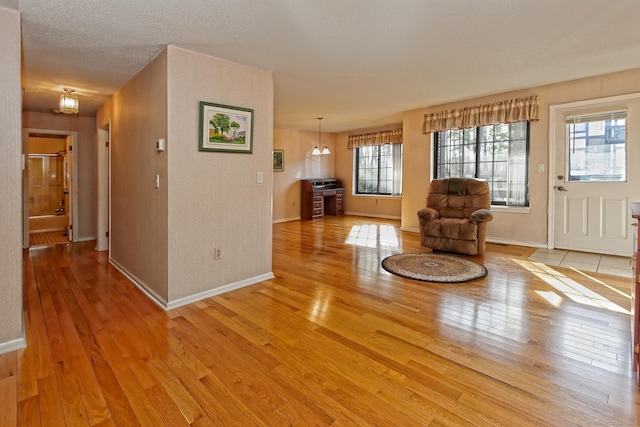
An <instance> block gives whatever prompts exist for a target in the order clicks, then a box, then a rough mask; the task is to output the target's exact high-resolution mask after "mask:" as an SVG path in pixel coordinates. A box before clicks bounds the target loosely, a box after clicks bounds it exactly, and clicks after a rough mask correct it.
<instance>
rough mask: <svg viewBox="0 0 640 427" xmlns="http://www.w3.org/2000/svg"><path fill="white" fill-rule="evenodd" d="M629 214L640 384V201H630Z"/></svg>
mask: <svg viewBox="0 0 640 427" xmlns="http://www.w3.org/2000/svg"><path fill="white" fill-rule="evenodd" d="M631 216H632V217H633V218H635V219H636V223H635V224H633V225H635V226H636V233H635V235H634V239H633V240H634V245H633V262H632V264H631V266H632V268H633V285H632V286H631V322H632V323H631V334H632V337H633V370H634V371H635V373H636V379H637V380H638V381H639V382H638V385H640V369H638V363H639V355H640V234H639V233H640V230H639V229H640V227H639V226H638V222H637V221H638V220H639V219H640V203H631Z"/></svg>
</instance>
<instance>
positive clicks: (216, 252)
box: [213, 248, 222, 259]
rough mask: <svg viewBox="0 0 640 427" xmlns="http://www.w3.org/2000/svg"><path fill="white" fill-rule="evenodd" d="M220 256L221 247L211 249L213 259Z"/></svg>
mask: <svg viewBox="0 0 640 427" xmlns="http://www.w3.org/2000/svg"><path fill="white" fill-rule="evenodd" d="M220 258H222V249H219V248H216V249H214V250H213V259H220Z"/></svg>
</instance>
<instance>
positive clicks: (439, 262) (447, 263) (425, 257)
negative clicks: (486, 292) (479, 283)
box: [382, 253, 487, 283]
mask: <svg viewBox="0 0 640 427" xmlns="http://www.w3.org/2000/svg"><path fill="white" fill-rule="evenodd" d="M382 268H384V269H385V270H387V271H388V272H389V273H393V274H397V275H398V276H403V277H408V278H410V279H416V280H422V281H425V282H443V283H457V282H468V281H469V280H474V279H479V278H481V277H484V276H486V275H487V269H486V268H485V267H484V266H483V265H481V264H478V263H477V262H473V261H469V260H468V259H464V258H459V257H456V256H453V255H441V254H432V253H428V254H397V255H391V256H389V257H386V258H385V259H384V260H382Z"/></svg>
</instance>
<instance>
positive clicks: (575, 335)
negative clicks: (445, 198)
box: [0, 216, 640, 426]
mask: <svg viewBox="0 0 640 427" xmlns="http://www.w3.org/2000/svg"><path fill="white" fill-rule="evenodd" d="M273 228H274V233H273V236H274V243H273V272H274V274H275V276H276V277H275V279H273V280H268V281H265V282H262V283H260V284H257V285H253V286H249V287H246V288H243V289H240V290H236V291H232V292H229V293H226V294H223V295H219V296H216V297H213V298H209V299H207V300H204V301H200V302H198V303H194V304H190V305H188V306H185V307H182V308H179V309H175V310H172V311H170V312H166V313H165V312H164V311H162V310H161V309H159V308H158V307H157V306H155V305H154V304H153V303H152V302H151V301H150V300H148V299H147V298H146V297H145V296H144V295H143V294H142V293H141V292H140V291H139V290H138V289H137V288H136V287H135V286H133V285H132V284H131V283H130V282H129V281H128V280H127V279H126V278H124V277H123V276H122V275H121V274H120V273H119V272H117V271H116V270H115V269H114V268H112V267H111V266H110V265H109V264H108V262H107V254H106V253H104V252H95V251H94V250H93V248H94V246H95V242H84V243H74V244H68V245H57V246H51V247H38V248H32V249H31V250H30V251H29V252H28V253H25V258H24V265H25V276H24V278H25V287H24V311H25V322H26V336H27V342H28V347H27V348H26V349H24V350H21V351H18V352H14V353H10V354H6V355H3V356H0V421H1V422H2V425H15V424H16V423H17V424H18V425H20V426H31V425H36V426H37V425H45V426H56V425H61V426H62V425H74V426H75V425H99V426H108V425H150V426H158V425H167V426H180V425H194V426H252V425H256V426H263V425H264V426H272V425H293V426H313V425H320V426H322V425H333V426H360V425H381V426H414V425H415V426H457V425H478V426H488V425H491V426H500V425H502V426H571V425H580V426H595V425H619V426H622V425H636V424H637V423H638V422H640V416H639V412H640V411H639V408H640V407H639V401H638V388H637V387H636V383H635V381H634V378H633V375H632V373H631V372H630V366H631V362H630V359H631V348H630V319H629V314H628V312H626V310H628V308H629V306H630V302H629V292H630V289H631V286H630V280H629V279H624V278H620V277H615V276H607V275H603V274H597V273H587V274H583V273H580V272H577V271H574V270H570V269H566V268H560V267H545V266H543V265H541V264H534V263H532V262H530V261H527V258H528V256H529V255H530V254H531V253H532V252H533V251H534V249H532V248H524V247H518V246H500V245H491V244H489V245H488V252H487V253H486V254H485V255H484V256H483V257H473V258H472V259H474V260H476V261H478V262H481V263H483V264H484V265H485V266H486V267H487V269H488V271H489V274H488V275H487V276H486V277H485V278H483V279H479V280H476V281H472V282H467V283H461V284H440V283H425V282H418V281H414V280H410V279H405V278H402V277H398V276H394V275H391V274H389V273H387V272H385V271H384V270H382V269H381V267H380V262H381V261H382V259H384V258H385V257H386V256H388V255H391V254H394V253H399V252H423V251H425V249H424V248H421V247H420V246H419V242H418V236H417V234H415V233H407V232H400V231H399V227H398V222H396V221H388V220H379V219H370V218H362V217H348V216H347V217H337V218H336V217H325V218H324V219H323V220H318V221H302V222H298V221H297V222H288V223H281V224H275V225H274V226H273Z"/></svg>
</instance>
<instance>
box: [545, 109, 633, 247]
mask: <svg viewBox="0 0 640 427" xmlns="http://www.w3.org/2000/svg"><path fill="white" fill-rule="evenodd" d="M638 112H640V105H639V101H638V99H635V100H624V101H622V102H620V101H614V102H609V103H598V104H597V105H582V106H578V107H574V108H567V109H565V110H558V111H556V117H555V119H556V120H555V125H554V130H553V131H554V137H555V141H556V143H555V153H554V154H555V162H554V163H555V171H554V176H553V177H552V181H553V193H552V195H551V197H553V207H554V209H553V236H554V242H553V243H554V247H556V248H562V249H570V250H578V251H585V252H595V253H602V254H613V255H621V256H630V255H631V253H632V248H633V235H632V231H631V222H632V221H631V215H630V210H629V203H630V202H631V201H637V200H636V199H640V194H638V188H639V187H638V179H639V176H638V175H639V173H638V172H639V171H638V168H636V167H629V166H630V165H635V164H637V162H638V160H640V156H639V155H638V148H637V147H635V146H634V145H633V144H630V141H634V140H637V137H638V135H640V132H639V131H638V124H637V123H636V122H637V121H638V120H636V119H635V117H637V116H638Z"/></svg>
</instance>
